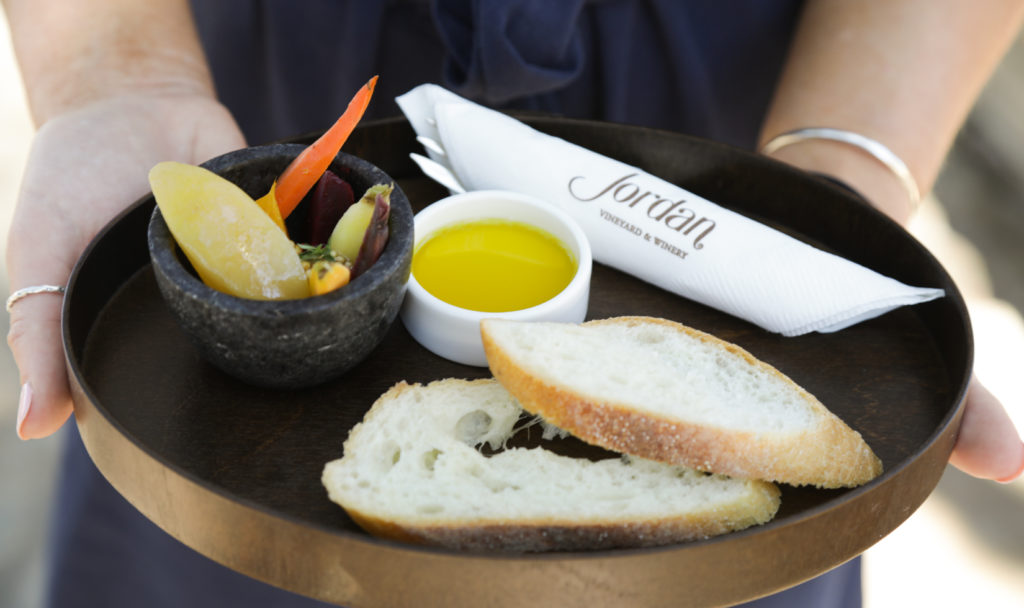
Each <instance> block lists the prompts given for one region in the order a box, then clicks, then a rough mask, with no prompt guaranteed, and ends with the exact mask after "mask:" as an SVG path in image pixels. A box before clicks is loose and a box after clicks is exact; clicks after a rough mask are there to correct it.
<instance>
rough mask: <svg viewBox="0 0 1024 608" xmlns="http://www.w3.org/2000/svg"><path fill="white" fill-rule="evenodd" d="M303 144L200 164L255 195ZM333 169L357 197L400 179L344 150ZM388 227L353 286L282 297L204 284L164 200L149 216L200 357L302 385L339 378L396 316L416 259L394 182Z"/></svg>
mask: <svg viewBox="0 0 1024 608" xmlns="http://www.w3.org/2000/svg"><path fill="white" fill-rule="evenodd" d="M303 148H304V146H301V145H296V144H272V145H267V146H258V147H252V148H246V149H243V150H237V151H234V152H229V153H227V154H225V155H223V156H219V157H217V158H214V159H212V160H210V161H209V162H207V163H204V165H203V166H204V167H206V168H208V169H210V170H211V171H213V172H215V173H217V174H219V175H222V176H224V177H225V178H227V179H229V180H231V181H232V182H234V183H235V184H237V185H238V186H239V187H241V188H242V189H243V190H245V191H246V192H247V193H248V194H249V195H250V196H253V197H254V198H255V197H259V196H262V195H263V194H265V193H266V192H267V190H268V189H269V188H270V185H271V183H272V182H273V181H274V179H275V178H276V177H277V176H278V175H280V173H281V171H283V170H284V168H285V167H286V166H287V165H288V163H289V162H291V160H292V159H293V158H295V156H296V155H297V154H298V153H299V152H301V151H302V150H303ZM330 168H331V170H332V171H334V172H335V173H337V174H338V175H339V176H341V177H342V178H344V179H345V180H346V181H348V182H349V184H350V185H351V186H352V190H353V192H354V193H355V196H356V197H357V198H358V197H359V196H361V195H362V193H363V192H364V191H365V190H366V188H368V187H369V186H372V185H374V184H377V183H395V180H393V179H392V178H391V177H389V176H388V175H387V174H386V173H384V171H382V170H380V169H379V168H377V167H375V166H374V165H372V164H370V163H368V162H366V161H364V160H362V159H359V158H357V157H355V156H351V155H349V154H345V153H341V154H339V155H338V157H337V158H336V159H335V160H334V162H333V163H332V164H331V167H330ZM150 196H152V195H150ZM304 206H305V203H302V204H300V205H299V207H298V208H296V210H295V211H294V212H293V213H292V215H291V216H289V218H288V223H293V222H295V221H296V218H301V216H302V215H303V212H304ZM289 233H292V231H291V230H289ZM389 233H390V236H389V238H388V243H387V245H386V246H385V248H384V251H383V252H382V253H381V256H380V258H379V259H378V260H377V262H376V263H374V265H373V266H371V267H370V268H369V269H368V270H367V271H366V272H365V273H363V274H361V275H359V276H358V277H356V278H355V279H354V280H353V281H352V282H351V283H349V284H348V285H346V286H344V287H342V288H340V289H337V290H335V291H332V292H330V293H327V294H324V295H319V296H313V297H308V298H303V299H298V300H281V301H262V300H250V299H245V298H239V297H235V296H232V295H228V294H226V293H222V292H220V291H217V290H215V289H213V288H211V287H208V286H207V285H206V284H204V283H203V282H202V281H201V280H200V279H199V278H198V276H197V275H196V274H195V271H194V270H193V269H192V267H191V265H190V264H189V262H188V259H187V258H186V257H185V255H184V254H183V253H182V252H181V250H180V249H179V248H178V245H177V243H176V242H175V240H174V237H173V236H172V235H171V232H170V230H169V229H168V227H167V224H166V222H165V221H164V219H163V216H162V215H161V213H160V209H159V207H157V208H156V209H155V210H154V212H153V215H152V217H151V219H150V223H149V230H148V242H149V252H150V259H151V261H152V266H153V271H154V274H155V276H156V282H157V285H158V286H159V289H160V293H161V295H162V296H163V299H164V300H165V301H166V302H167V305H168V307H169V308H170V310H171V312H172V313H173V315H174V317H175V318H176V319H177V321H178V323H179V325H180V326H181V328H182V329H183V330H184V332H185V333H186V334H187V335H188V337H189V339H190V340H191V342H192V343H193V344H194V345H195V346H196V348H197V349H198V350H199V352H200V354H201V355H202V356H203V358H205V359H206V360H207V361H209V362H210V363H211V364H213V365H214V366H216V367H218V368H220V369H221V370H223V371H224V372H226V373H227V374H229V375H231V376H234V377H235V378H238V379H239V380H242V381H244V382H246V383H249V384H253V385H258V386H265V387H273V388H302V387H308V386H313V385H316V384H320V383H323V382H326V381H328V380H331V379H333V378H336V377H338V376H340V375H341V374H343V373H345V372H346V371H348V370H349V369H351V368H352V367H353V366H355V365H356V364H358V363H359V362H360V361H362V360H363V359H365V358H366V357H367V356H368V355H369V354H370V352H371V351H373V350H374V349H375V348H376V347H377V346H378V345H379V344H380V342H381V341H382V340H383V338H384V336H385V334H387V332H388V330H389V328H390V327H391V325H392V324H393V323H394V322H395V319H396V318H397V316H398V311H399V308H400V306H401V304H402V298H403V296H404V293H405V288H406V282H407V280H408V278H409V273H410V265H411V261H412V246H413V213H412V208H411V206H410V205H409V200H408V198H406V196H405V194H404V193H403V192H402V190H401V189H400V188H399V187H398V185H397V183H395V189H394V191H393V192H392V193H391V213H390V220H389Z"/></svg>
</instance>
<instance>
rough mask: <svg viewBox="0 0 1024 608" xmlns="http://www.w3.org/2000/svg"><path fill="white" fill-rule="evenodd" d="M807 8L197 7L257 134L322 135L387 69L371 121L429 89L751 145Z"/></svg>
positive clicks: (236, 104)
mask: <svg viewBox="0 0 1024 608" xmlns="http://www.w3.org/2000/svg"><path fill="white" fill-rule="evenodd" d="M799 8H800V2H799V1H798V0H773V1H772V2H763V1H760V0H746V1H742V2H740V1H732V2H714V1H711V0H707V1H699V2H678V1H677V0H647V1H640V0H597V1H595V0H591V1H589V2H585V1H584V0H559V1H558V2H550V1H546V0H513V1H509V0H435V1H433V2H431V1H428V0H379V1H377V0H363V1H354V0H353V1H348V2H343V1H339V0H303V1H302V2H300V3H296V2H292V1H290V0H218V1H217V2H201V1H199V2H193V10H194V11H195V13H196V17H197V21H198V23H199V30H200V36H201V38H202V41H203V44H204V46H205V48H206V49H207V53H208V55H209V58H210V61H211V64H212V66H213V70H214V76H215V79H216V83H217V87H218V92H219V93H220V95H221V98H222V99H223V100H224V102H225V103H226V104H227V106H228V107H229V108H231V109H232V110H233V111H234V112H235V115H236V117H237V119H238V121H239V124H241V126H242V128H243V130H244V131H245V133H246V135H247V136H248V138H249V141H250V142H251V143H263V142H267V141H272V140H275V139H280V138H282V137H287V136H291V135H296V134H300V133H307V132H310V131H315V130H321V129H324V128H326V127H327V126H329V125H330V124H331V123H332V122H333V121H334V119H335V118H337V116H338V115H339V114H340V113H341V112H342V111H343V110H344V108H345V106H346V105H347V103H348V100H349V98H350V97H351V96H352V94H353V93H354V92H355V91H356V90H357V89H358V88H359V86H361V85H362V84H363V83H364V82H366V80H367V79H368V78H369V77H370V76H372V75H373V74H379V75H380V81H379V83H378V90H377V93H376V94H375V96H374V101H373V103H371V105H370V108H369V109H368V111H367V117H368V118H379V117H383V116H392V115H397V114H398V113H399V110H398V106H397V105H396V104H395V103H394V98H395V97H396V96H398V95H400V94H401V93H404V92H406V91H408V90H409V89H411V88H412V87H414V86H416V85H418V84H422V83H424V82H432V83H438V84H442V85H444V86H446V87H448V88H450V89H452V90H454V91H455V92H457V93H459V94H460V95H464V96H466V97H469V98H471V99H474V100H477V101H481V102H484V103H488V104H489V105H493V106H495V107H499V108H516V109H529V110H538V111H545V112H552V113H556V114H562V115H566V116H572V117H577V118H594V119H600V120H608V121H614V122H622V123H628V124H636V125H643V126H650V127H660V128H665V129H672V130H675V131H680V132H683V133H689V134H692V135H697V136H700V137H706V138H709V139H715V140H717V141H722V142H726V143H729V144H733V145H737V146H742V147H746V148H751V147H753V145H754V143H755V141H756V137H757V131H758V127H759V125H760V124H761V121H762V119H763V117H764V114H765V111H766V109H767V106H768V102H769V99H770V97H771V94H772V91H773V87H774V83H775V81H776V79H777V77H778V74H779V70H780V67H781V65H782V62H783V60H784V58H785V54H786V51H787V48H788V43H789V39H790V36H791V34H792V29H793V25H794V23H795V20H796V16H797V13H798V11H799ZM538 42H539V43H541V44H539V45H538Z"/></svg>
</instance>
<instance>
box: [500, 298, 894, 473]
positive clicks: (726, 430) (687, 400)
mask: <svg viewBox="0 0 1024 608" xmlns="http://www.w3.org/2000/svg"><path fill="white" fill-rule="evenodd" d="M481 333H482V336H483V343H484V351H485V353H486V355H487V361H488V364H489V365H490V368H491V372H492V373H493V374H494V377H495V378H497V380H498V381H499V382H501V383H502V384H503V385H504V386H505V388H506V389H508V391H509V392H510V393H512V394H513V395H514V396H515V397H516V399H518V400H519V402H520V403H521V404H522V406H523V407H524V408H525V409H526V410H528V411H530V412H532V413H534V414H539V415H540V416H541V417H543V418H544V419H545V420H546V421H548V422H549V423H551V424H553V425H555V426H557V427H559V428H562V429H565V430H566V431H568V432H569V433H571V434H573V435H575V436H576V437H579V438H580V439H582V440H584V441H586V442H588V443H592V444H595V445H599V446H601V447H603V448H606V449H609V450H614V451H616V452H622V453H625V454H631V455H634V456H638V457H642V458H648V459H651V460H656V461H659V462H666V463H671V464H677V465H682V466H688V467H693V468H696V469H699V470H702V471H709V472H713V473H721V474H724V475H730V476H733V477H743V478H749V479H764V480H768V481H775V482H781V483H787V484H792V485H813V486H818V487H823V488H836V487H851V486H857V485H860V484H863V483H866V482H867V481H869V480H871V479H873V478H874V477H876V476H877V475H879V474H880V473H881V471H882V463H881V461H880V460H879V459H878V457H876V456H875V454H874V453H873V452H872V451H871V448H870V447H868V445H867V443H865V442H864V440H863V439H862V438H861V436H860V434H859V433H857V432H856V431H854V430H853V429H851V428H850V427H848V426H847V425H846V424H845V423H843V421H842V420H840V419H839V418H838V417H837V416H835V415H834V414H833V413H832V412H830V411H829V410H828V409H827V408H826V407H825V406H824V405H822V404H821V403H820V402H819V401H818V400H817V399H815V398H814V396H812V395H811V394H810V393H808V392H807V391H806V390H804V389H803V388H801V387H800V386H798V385H797V384H796V383H794V382H793V381H792V380H790V379H789V378H788V377H786V376H784V375H783V374H781V373H780V372H779V371H778V370H776V369H775V368H773V367H771V366H770V365H768V364H766V363H763V362H761V361H758V360H757V359H755V358H754V357H753V356H752V355H751V354H750V353H748V352H747V351H745V350H743V349H742V348H740V347H738V346H736V345H734V344H730V343H728V342H725V341H723V340H720V339H718V338H715V337H713V336H711V335H708V334H706V333H703V332H700V331H697V330H695V329H692V328H689V327H686V326H684V325H680V324H679V323H674V322H671V321H666V320H664V319H655V318H650V317H619V318H613V319H605V320H600V321H591V322H588V323H583V324H571V323H526V322H515V321H505V320H497V319H487V320H484V321H483V322H482V323H481Z"/></svg>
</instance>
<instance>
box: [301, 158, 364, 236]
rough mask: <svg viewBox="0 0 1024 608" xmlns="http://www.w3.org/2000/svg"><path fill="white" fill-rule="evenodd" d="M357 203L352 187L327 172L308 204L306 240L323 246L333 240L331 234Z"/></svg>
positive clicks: (332, 173)
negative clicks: (345, 214) (342, 217)
mask: <svg viewBox="0 0 1024 608" xmlns="http://www.w3.org/2000/svg"><path fill="white" fill-rule="evenodd" d="M353 203H355V193H353V192H352V186H350V185H349V184H348V182H346V181H345V180H343V179H341V178H340V177H338V176H337V175H335V174H334V172H332V171H326V172H324V174H323V175H322V176H321V177H320V181H319V182H317V184H316V188H313V193H312V195H311V196H310V197H309V201H308V202H307V203H306V204H307V205H309V210H308V212H307V213H306V238H307V242H308V243H310V244H311V245H322V244H324V243H326V242H327V239H329V238H331V232H333V231H334V227H335V226H336V225H337V224H338V220H340V219H341V216H342V214H344V213H345V211H346V210H347V209H348V208H349V207H351V206H352V204H353Z"/></svg>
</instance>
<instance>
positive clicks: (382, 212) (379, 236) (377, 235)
mask: <svg viewBox="0 0 1024 608" xmlns="http://www.w3.org/2000/svg"><path fill="white" fill-rule="evenodd" d="M389 217H391V205H390V204H389V202H388V200H387V199H386V198H384V195H383V194H381V193H380V192H378V193H377V196H376V202H375V204H374V206H373V215H372V216H370V223H369V225H367V226H366V232H365V233H364V234H363V243H362V245H360V246H359V254H358V255H356V260H355V262H353V263H352V278H356V277H358V276H359V275H361V274H363V273H364V272H366V271H367V270H368V269H369V268H370V266H373V263H374V262H376V261H377V258H379V257H380V254H381V253H382V252H383V251H384V246H385V245H387V244H388V235H389V234H390V233H389V231H388V218H389Z"/></svg>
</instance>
